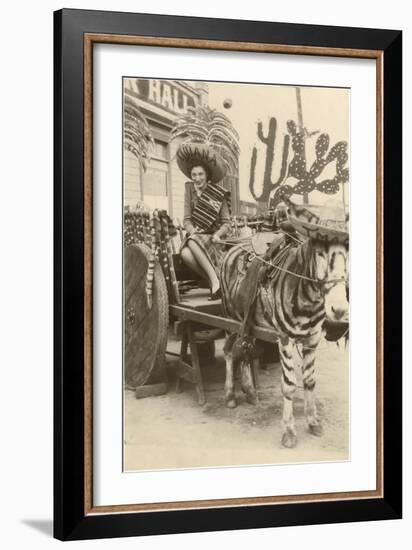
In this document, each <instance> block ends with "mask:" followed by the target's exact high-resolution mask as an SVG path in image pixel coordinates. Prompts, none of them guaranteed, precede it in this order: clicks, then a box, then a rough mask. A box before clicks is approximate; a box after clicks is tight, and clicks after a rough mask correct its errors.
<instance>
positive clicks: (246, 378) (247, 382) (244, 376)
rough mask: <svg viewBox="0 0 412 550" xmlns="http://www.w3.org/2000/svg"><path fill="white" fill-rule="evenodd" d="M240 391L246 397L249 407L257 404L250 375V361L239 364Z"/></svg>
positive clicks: (251, 374) (251, 375) (253, 383)
mask: <svg viewBox="0 0 412 550" xmlns="http://www.w3.org/2000/svg"><path fill="white" fill-rule="evenodd" d="M240 370H241V381H242V390H243V392H244V393H245V395H246V401H247V402H248V403H250V404H251V405H256V404H257V402H258V397H257V392H256V387H255V382H254V376H253V373H252V360H250V361H242V362H241V364H240Z"/></svg>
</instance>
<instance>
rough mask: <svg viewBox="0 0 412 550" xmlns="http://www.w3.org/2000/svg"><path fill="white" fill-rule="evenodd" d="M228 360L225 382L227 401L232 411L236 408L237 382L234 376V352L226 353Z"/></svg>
mask: <svg viewBox="0 0 412 550" xmlns="http://www.w3.org/2000/svg"><path fill="white" fill-rule="evenodd" d="M225 360H226V380H225V401H226V406H227V407H229V408H230V409H234V408H235V407H236V397H235V380H234V374H233V355H232V351H228V352H226V353H225Z"/></svg>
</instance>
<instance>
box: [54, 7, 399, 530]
mask: <svg viewBox="0 0 412 550" xmlns="http://www.w3.org/2000/svg"><path fill="white" fill-rule="evenodd" d="M88 33H96V34H102V35H117V36H119V35H120V36H136V35H138V36H146V37H163V38H169V39H191V40H208V41H217V42H219V41H230V42H242V43H254V44H278V45H283V46H285V47H299V48H301V47H306V48H308V53H309V54H311V51H310V49H311V48H326V49H330V48H338V49H340V50H341V51H342V50H345V49H348V50H358V51H360V52H361V53H362V51H370V50H375V51H378V52H380V59H381V61H382V62H383V64H382V81H381V82H380V85H381V93H382V110H383V114H382V122H383V124H382V127H381V131H382V137H383V147H382V158H381V161H382V162H383V173H382V186H383V196H384V202H383V220H384V224H383V250H384V259H383V273H381V275H382V277H383V296H382V297H381V299H382V303H383V311H384V317H383V321H384V323H383V327H382V332H381V338H382V337H383V343H384V346H383V374H384V376H383V382H382V388H383V391H382V405H383V406H382V409H381V410H382V411H383V412H382V414H383V439H382V453H383V457H384V460H383V472H382V475H383V480H382V481H383V484H382V492H383V494H382V496H380V497H379V498H364V499H342V500H331V501H324V502H322V501H319V502H304V501H301V502H294V503H278V504H262V505H259V506H255V505H250V506H247V505H245V506H224V507H212V508H209V507H208V508H196V509H173V510H167V511H166V510H158V511H139V512H130V513H121V514H119V513H115V512H112V513H111V512H110V511H109V512H106V513H101V514H100V513H90V512H88V511H87V510H86V508H87V507H86V506H85V492H86V490H87V483H88V481H87V479H86V475H85V471H86V468H85V451H86V448H85V447H86V444H85V416H86V415H87V414H88V407H87V403H86V401H85V400H87V392H86V390H85V384H84V365H85V340H84V331H85V317H84V311H85V305H86V304H85V267H86V266H85V254H84V252H85V219H84V213H85V192H84V191H85V187H84V182H85V137H84V136H85V133H84V125H85V118H84V112H85V110H84V108H85V105H84V82H85V81H84V75H85V36H86V35H87V34H88ZM113 42H116V40H115V39H113ZM312 53H313V52H312ZM361 53H360V56H361ZM341 55H344V53H342V54H341ZM54 70H55V77H54V98H55V103H54V114H55V125H54V138H55V148H54V181H55V185H54V243H55V244H54V304H55V305H54V323H55V332H54V365H55V366H54V396H55V397H54V426H55V428H54V430H55V432H54V437H55V440H54V441H55V442H54V536H55V537H56V538H58V539H61V540H77V539H90V538H103V537H126V536H139V535H153V534H166V533H185V532H202V531H212V530H213V531H219V530H232V529H250V528H261V527H274V526H292V525H306V524H319V523H338V522H352V521H368V520H382V519H396V518H400V517H401V515H402V330H401V329H402V311H401V305H402V195H401V193H402V189H401V187H402V186H401V181H402V33H401V31H397V30H380V29H363V28H346V27H328V26H317V25H297V24H289V23H271V22H256V21H236V20H227V19H225V20H223V19H206V18H192V17H176V16H163V15H148V14H135V13H117V12H102V11H85V10H72V9H64V10H60V11H57V12H55V14H54ZM379 130H380V129H379V128H378V133H379ZM386 137H388V138H387V139H386ZM378 269H379V266H378Z"/></svg>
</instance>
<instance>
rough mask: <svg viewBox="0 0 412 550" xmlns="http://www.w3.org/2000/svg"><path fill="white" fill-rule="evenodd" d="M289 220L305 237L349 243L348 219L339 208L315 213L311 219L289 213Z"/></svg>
mask: <svg viewBox="0 0 412 550" xmlns="http://www.w3.org/2000/svg"><path fill="white" fill-rule="evenodd" d="M288 222H289V223H290V224H291V225H292V226H293V228H294V229H296V231H297V232H298V233H300V234H301V235H303V236H304V237H308V238H310V239H316V240H321V241H328V242H331V241H337V242H342V243H347V242H348V240H349V230H348V221H347V220H346V216H345V215H344V214H342V212H340V211H339V210H338V209H336V210H335V211H331V209H330V208H326V209H323V210H321V212H320V216H317V215H314V214H313V213H312V216H311V218H310V219H307V218H306V217H305V216H302V217H298V216H294V215H291V214H289V216H288Z"/></svg>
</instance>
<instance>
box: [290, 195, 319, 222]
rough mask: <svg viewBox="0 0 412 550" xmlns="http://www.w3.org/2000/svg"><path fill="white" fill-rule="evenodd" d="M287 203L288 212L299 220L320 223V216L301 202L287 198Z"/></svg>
mask: <svg viewBox="0 0 412 550" xmlns="http://www.w3.org/2000/svg"><path fill="white" fill-rule="evenodd" d="M286 204H287V206H288V212H289V214H290V215H291V216H294V217H295V218H297V219H298V220H303V221H306V222H309V223H314V224H317V223H319V220H320V218H319V216H317V215H316V214H314V213H313V212H311V211H310V210H308V209H307V208H305V207H304V206H300V205H299V204H295V203H294V202H292V201H291V200H290V199H287V201H286Z"/></svg>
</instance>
